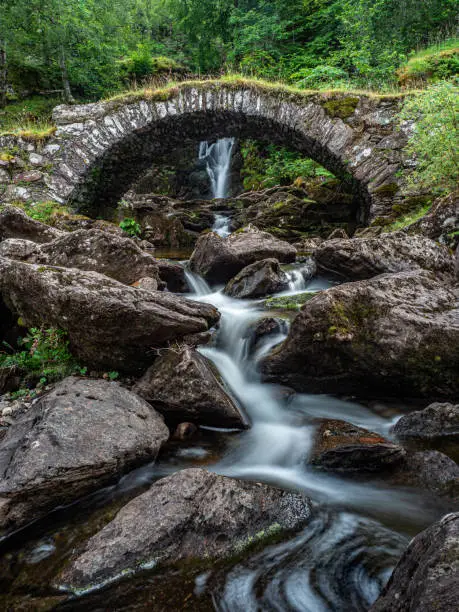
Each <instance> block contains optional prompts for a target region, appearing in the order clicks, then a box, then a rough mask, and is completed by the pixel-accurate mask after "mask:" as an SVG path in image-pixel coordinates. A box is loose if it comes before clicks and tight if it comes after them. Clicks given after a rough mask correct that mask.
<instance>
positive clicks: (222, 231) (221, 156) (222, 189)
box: [199, 138, 234, 238]
mask: <svg viewBox="0 0 459 612" xmlns="http://www.w3.org/2000/svg"><path fill="white" fill-rule="evenodd" d="M233 147H234V138H220V139H219V140H217V141H216V142H213V143H212V144H209V143H208V142H207V141H204V142H201V143H200V145H199V159H203V160H205V161H206V168H207V174H208V175H209V178H210V185H211V188H212V198H227V197H228V196H229V178H230V168H231V156H232V154H233ZM212 231H213V232H215V233H216V234H218V235H219V236H221V237H222V238H226V237H227V236H229V235H230V233H231V230H230V218H229V217H228V216H227V215H223V214H216V215H215V221H214V225H213V226H212Z"/></svg>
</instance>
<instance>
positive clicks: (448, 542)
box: [370, 513, 459, 612]
mask: <svg viewBox="0 0 459 612" xmlns="http://www.w3.org/2000/svg"><path fill="white" fill-rule="evenodd" d="M458 601H459V513H454V514H447V515H446V516H444V517H443V518H442V519H441V520H440V521H438V522H437V523H435V524H434V525H432V526H431V527H429V528H428V529H426V530H425V531H423V532H422V533H420V534H419V535H417V536H416V537H415V538H414V539H413V540H412V541H411V543H410V545H409V546H408V548H407V550H406V551H405V553H404V554H403V556H402V558H401V559H400V561H399V562H398V565H397V566H396V568H395V570H394V571H393V573H392V576H391V578H390V580H389V582H388V583H387V585H386V586H385V588H384V589H383V591H382V593H381V595H380V596H379V598H378V599H377V600H376V602H375V603H374V604H373V606H372V607H371V608H370V612H407V611H409V612H430V611H432V612H434V611H438V612H456V610H457V602H458Z"/></svg>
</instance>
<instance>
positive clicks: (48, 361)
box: [0, 327, 86, 385]
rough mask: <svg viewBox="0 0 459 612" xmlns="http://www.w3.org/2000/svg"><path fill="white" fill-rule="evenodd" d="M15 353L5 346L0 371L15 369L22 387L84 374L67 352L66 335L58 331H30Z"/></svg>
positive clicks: (19, 342) (40, 329)
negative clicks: (18, 372)
mask: <svg viewBox="0 0 459 612" xmlns="http://www.w3.org/2000/svg"><path fill="white" fill-rule="evenodd" d="M18 349H19V350H17V351H15V350H14V349H13V347H11V346H9V345H8V344H6V343H5V342H4V343H3V351H4V352H2V353H1V352H0V367H2V368H8V367H15V366H16V367H18V368H19V370H20V372H21V376H22V384H23V385H25V384H36V383H37V382H38V381H40V383H41V384H47V383H52V382H57V381H58V380H61V379H62V378H65V377H66V376H70V375H72V374H84V373H86V369H85V368H80V366H79V365H78V364H77V362H76V361H75V358H74V357H73V355H72V354H71V352H70V349H69V341H68V338H67V334H66V332H64V331H62V330H60V329H54V328H49V329H44V328H36V327H32V328H30V329H29V330H28V333H27V335H26V336H25V337H24V338H19V339H18Z"/></svg>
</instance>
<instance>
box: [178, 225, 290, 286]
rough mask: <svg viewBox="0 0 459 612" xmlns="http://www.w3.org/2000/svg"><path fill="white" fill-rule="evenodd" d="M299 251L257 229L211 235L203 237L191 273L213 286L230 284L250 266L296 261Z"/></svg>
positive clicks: (250, 227)
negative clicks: (267, 261)
mask: <svg viewBox="0 0 459 612" xmlns="http://www.w3.org/2000/svg"><path fill="white" fill-rule="evenodd" d="M295 257H296V249H295V248H294V247H293V246H292V245H290V244H288V242H284V241H283V240H279V239H278V238H275V237H274V236H271V234H268V233H267V232H261V231H260V230H258V229H257V228H255V227H253V226H249V227H247V228H245V229H244V230H240V231H238V232H235V233H234V234H231V235H230V236H228V238H221V237H220V236H218V235H217V234H215V233H213V232H210V233H208V234H204V235H203V236H201V237H200V238H199V240H198V242H197V244H196V248H195V250H194V252H193V254H192V255H191V258H190V269H191V270H192V271H193V272H196V273H198V274H200V275H201V276H203V277H204V278H205V279H206V280H207V281H209V282H211V283H221V282H227V281H229V280H230V279H231V278H232V277H233V276H235V275H236V274H237V273H238V272H240V271H241V270H242V269H243V268H245V267H246V266H248V265H250V264H252V263H255V262H256V261H261V260H263V259H267V258H274V259H277V260H279V261H280V262H282V263H291V262H293V261H295Z"/></svg>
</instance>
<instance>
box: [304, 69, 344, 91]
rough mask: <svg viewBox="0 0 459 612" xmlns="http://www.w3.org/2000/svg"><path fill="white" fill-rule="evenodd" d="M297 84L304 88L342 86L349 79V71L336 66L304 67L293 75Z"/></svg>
mask: <svg viewBox="0 0 459 612" xmlns="http://www.w3.org/2000/svg"><path fill="white" fill-rule="evenodd" d="M292 79H295V80H296V86H297V87H300V88H302V89H316V88H318V89H320V88H323V87H341V86H342V85H343V84H346V82H347V81H348V79H349V76H348V74H347V72H345V71H344V70H342V69H341V68H337V67H336V66H325V65H323V66H316V67H315V68H303V69H301V70H299V71H298V72H296V73H295V74H293V75H292Z"/></svg>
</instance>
